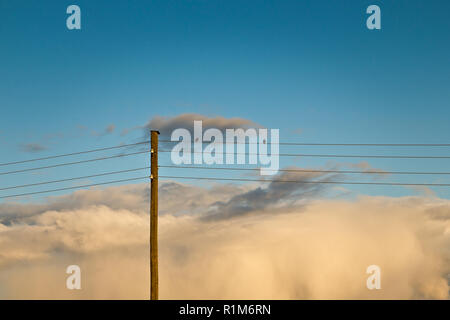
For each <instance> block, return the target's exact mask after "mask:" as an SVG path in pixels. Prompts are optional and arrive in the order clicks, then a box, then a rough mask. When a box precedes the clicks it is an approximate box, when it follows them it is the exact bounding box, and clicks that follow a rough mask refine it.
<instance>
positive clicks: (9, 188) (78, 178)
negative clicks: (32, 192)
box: [0, 167, 150, 191]
mask: <svg viewBox="0 0 450 320" xmlns="http://www.w3.org/2000/svg"><path fill="white" fill-rule="evenodd" d="M145 169H150V167H143V168H136V169H127V170H120V171H112V172H106V173H99V174H93V175H89V176H83V177H75V178H66V179H60V180H52V181H45V182H37V183H30V184H23V185H19V186H11V187H5V188H0V191H3V190H11V189H18V188H25V187H33V186H40V185H45V184H51V183H59V182H66V181H73V180H81V179H88V178H95V177H102V176H108V175H112V174H119V173H125V172H134V171H139V170H145Z"/></svg>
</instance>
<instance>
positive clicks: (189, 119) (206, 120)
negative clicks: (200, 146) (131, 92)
mask: <svg viewBox="0 0 450 320" xmlns="http://www.w3.org/2000/svg"><path fill="white" fill-rule="evenodd" d="M194 120H201V121H202V124H203V129H204V130H205V129H208V128H217V129H219V130H221V131H225V129H235V128H243V129H245V128H250V127H252V128H259V127H261V125H259V124H257V123H255V122H253V121H251V120H247V119H244V118H237V117H235V118H225V117H220V116H217V117H208V116H205V115H202V114H195V113H183V114H180V115H177V116H174V117H161V116H156V117H154V118H153V119H151V120H150V121H149V122H148V123H147V124H146V125H145V126H144V129H145V132H146V135H148V133H149V131H150V130H159V132H160V133H161V135H162V136H169V137H170V135H171V133H172V131H174V130H175V129H178V128H185V129H187V130H189V131H191V130H192V128H193V127H194Z"/></svg>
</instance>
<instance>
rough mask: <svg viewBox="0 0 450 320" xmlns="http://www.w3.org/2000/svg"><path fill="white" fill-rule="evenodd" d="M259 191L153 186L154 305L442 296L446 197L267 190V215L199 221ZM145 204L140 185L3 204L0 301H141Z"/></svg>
mask: <svg viewBox="0 0 450 320" xmlns="http://www.w3.org/2000/svg"><path fill="white" fill-rule="evenodd" d="M259 187H260V186H259V185H256V186H255V185H250V186H247V185H245V186H241V185H210V186H208V187H202V186H198V185H197V186H194V185H187V184H181V183H176V182H164V183H161V188H160V206H161V211H160V213H161V216H160V221H159V228H160V237H159V243H160V251H159V252H160V290H161V291H160V296H161V298H162V299H180V298H182V299H229V298H230V299H231V298H233V299H347V298H350V299H378V298H380V299H394V298H395V299H422V298H425V299H428V298H430V299H435V298H439V299H446V298H448V289H449V287H448V283H447V275H448V273H449V272H450V249H449V248H450V232H449V230H450V201H448V200H443V199H438V198H422V197H403V198H390V197H360V198H358V199H356V200H353V201H350V200H345V201H344V200H339V201H338V200H333V201H331V200H325V199H320V198H314V199H310V201H309V204H308V206H304V205H302V203H301V202H300V203H297V202H296V201H295V198H296V197H295V196H294V193H291V192H289V191H287V190H283V189H281V190H278V189H276V190H274V191H273V192H274V193H276V194H279V195H280V196H281V197H282V198H283V199H288V200H289V201H280V202H278V203H277V205H276V206H275V207H271V206H267V207H264V208H265V210H266V211H268V212H267V213H268V214H264V215H261V214H258V212H259V211H260V210H259V207H257V206H256V207H255V206H253V207H252V208H253V209H252V211H249V212H247V214H245V215H234V216H233V217H232V218H230V219H210V220H204V219H203V218H202V217H203V216H204V214H205V212H206V211H205V208H209V207H210V206H211V205H213V204H217V203H219V202H223V203H224V204H227V205H229V206H231V207H233V202H234V203H235V204H236V203H239V199H240V198H239V195H246V194H248V193H251V192H252V191H254V190H258V188H259ZM272 187H273V186H272ZM275 188H277V187H275ZM302 192H303V190H300V194H299V198H302V196H304V194H303V193H302ZM267 196H268V195H265V196H263V197H262V199H263V200H261V201H263V202H264V200H265V199H266V197H267ZM258 197H259V195H258V196H256V198H258ZM245 198H246V199H248V198H251V196H245ZM232 199H234V200H232ZM273 199H275V198H273ZM292 201H294V202H292ZM148 206H149V204H148V187H147V186H146V185H144V184H140V185H131V186H121V187H111V188H106V189H103V190H102V189H93V190H84V191H78V192H75V193H73V194H71V195H66V196H62V197H52V198H49V199H48V200H47V201H46V202H44V203H40V204H29V205H19V204H15V203H7V204H2V205H1V206H0V217H2V219H3V220H2V222H0V288H1V290H0V299H18V298H19V299H24V298H42V299H51V298H60V299H128V298H130V299H132V298H136V299H139V298H142V299H147V298H148V290H149V289H148V280H149V276H148V270H149V265H148V258H149V248H148V236H149V234H148V232H149V231H148V230H149V219H148V209H149V208H148ZM224 210H226V206H225V207H224ZM206 213H207V212H206ZM270 213H272V214H270ZM5 217H7V218H5ZM5 219H6V220H7V221H8V223H5ZM71 264H77V265H79V266H80V267H81V270H82V290H81V291H72V290H67V289H65V287H64V285H65V281H66V278H67V276H68V275H67V274H66V273H65V269H66V267H67V266H68V265H71ZM372 264H376V265H379V266H380V267H381V270H382V290H379V291H377V290H373V291H369V290H368V289H367V288H366V287H365V283H366V279H367V277H368V275H367V274H366V273H365V271H366V268H367V266H369V265H372Z"/></svg>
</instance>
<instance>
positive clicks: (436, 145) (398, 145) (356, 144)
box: [160, 140, 450, 147]
mask: <svg viewBox="0 0 450 320" xmlns="http://www.w3.org/2000/svg"><path fill="white" fill-rule="evenodd" d="M160 142H182V141H172V140H160ZM204 142H207V143H209V142H210V141H204ZM222 143H223V144H259V142H256V143H252V142H244V143H242V142H231V143H230V142H226V141H225V142H222ZM266 143H267V144H278V145H284V146H365V147H450V143H315V142H279V143H273V142H270V141H268V142H266Z"/></svg>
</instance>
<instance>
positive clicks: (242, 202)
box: [204, 167, 337, 219]
mask: <svg viewBox="0 0 450 320" xmlns="http://www.w3.org/2000/svg"><path fill="white" fill-rule="evenodd" d="M286 169H288V170H296V169H299V168H297V167H288V168H286ZM335 176H337V175H335V174H328V173H323V172H292V171H288V172H282V173H280V174H277V175H276V176H275V177H273V178H272V179H273V180H276V181H271V182H268V185H267V186H266V187H265V186H259V187H256V188H254V189H251V190H248V191H246V192H243V193H240V194H237V195H235V196H233V197H232V198H231V199H229V200H227V201H218V202H216V203H214V204H213V205H212V206H211V207H210V210H209V211H208V214H207V215H206V216H205V217H204V218H205V219H226V218H232V217H234V216H240V215H245V214H248V213H251V212H261V211H267V210H269V211H272V212H273V209H274V208H276V207H277V206H280V205H283V206H285V207H288V206H292V205H295V204H296V208H298V207H299V203H302V202H303V203H304V202H305V201H307V200H311V199H313V198H314V197H315V196H318V195H319V194H320V193H321V192H322V191H323V190H324V189H325V184H323V183H322V182H326V181H329V180H330V179H331V178H332V177H335ZM283 181H284V182H283ZM292 181H296V182H295V183H294V182H292ZM297 181H298V182H297Z"/></svg>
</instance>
